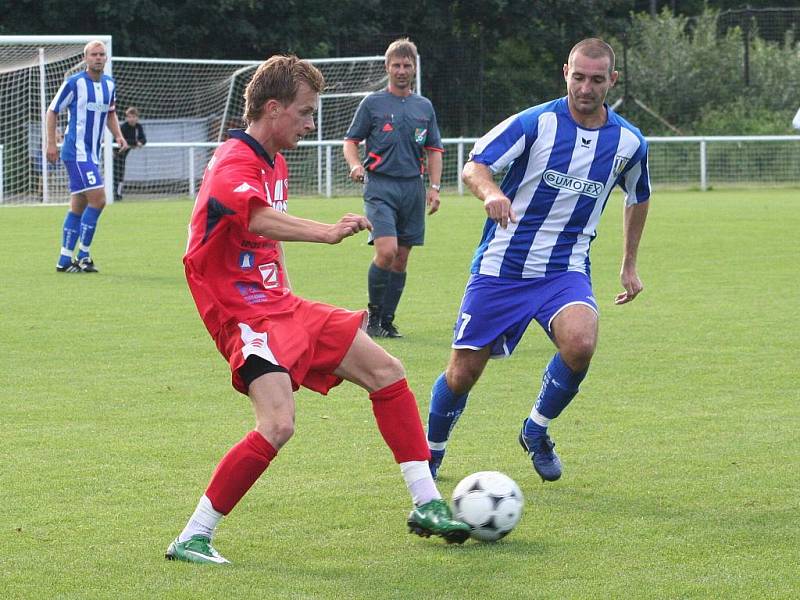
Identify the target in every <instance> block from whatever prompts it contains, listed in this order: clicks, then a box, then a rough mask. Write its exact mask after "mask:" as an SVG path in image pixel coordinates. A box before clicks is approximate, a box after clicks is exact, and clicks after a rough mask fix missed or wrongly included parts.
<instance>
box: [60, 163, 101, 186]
mask: <svg viewBox="0 0 800 600" xmlns="http://www.w3.org/2000/svg"><path fill="white" fill-rule="evenodd" d="M64 166H65V167H66V168H67V175H69V191H70V193H71V194H79V193H80V192H85V191H86V190H94V189H97V188H101V187H103V176H102V175H101V174H100V167H99V166H97V165H96V164H94V163H93V162H77V161H74V160H65V161H64Z"/></svg>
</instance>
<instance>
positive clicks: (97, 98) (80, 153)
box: [49, 71, 116, 164]
mask: <svg viewBox="0 0 800 600" xmlns="http://www.w3.org/2000/svg"><path fill="white" fill-rule="evenodd" d="M115 102H116V85H115V83H114V80H113V79H112V78H111V77H110V76H109V75H105V74H103V75H102V76H101V77H100V81H94V80H93V79H92V78H91V77H89V74H88V73H87V72H86V71H82V72H81V73H77V74H76V75H73V76H72V77H69V78H67V79H66V80H64V83H63V84H61V87H60V88H59V90H58V93H57V94H56V96H55V98H53V101H52V102H51V103H50V107H49V109H50V110H51V111H53V112H54V113H60V112H61V111H62V110H64V109H65V108H69V122H68V124H67V133H66V135H65V136H64V145H63V146H62V147H61V160H72V161H78V162H93V163H94V164H100V160H99V156H100V143H101V142H102V140H103V133H104V130H105V129H104V128H105V124H106V117H107V116H108V113H109V112H112V111H113V110H114V107H115Z"/></svg>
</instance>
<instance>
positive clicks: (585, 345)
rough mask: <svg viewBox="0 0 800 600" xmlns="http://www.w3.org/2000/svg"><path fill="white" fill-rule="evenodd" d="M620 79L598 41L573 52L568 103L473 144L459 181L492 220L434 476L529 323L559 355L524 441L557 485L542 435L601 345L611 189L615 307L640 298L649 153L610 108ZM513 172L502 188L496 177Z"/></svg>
mask: <svg viewBox="0 0 800 600" xmlns="http://www.w3.org/2000/svg"><path fill="white" fill-rule="evenodd" d="M618 76H619V74H618V73H617V71H615V70H614V51H613V50H612V48H611V47H610V46H609V45H608V44H606V43H605V42H603V41H602V40H600V39H597V38H590V39H585V40H583V41H581V42H579V43H578V44H576V45H575V46H574V47H573V48H572V50H571V51H570V54H569V58H568V62H567V64H566V65H564V79H565V80H566V83H567V95H566V97H564V98H560V99H557V100H553V101H551V102H548V103H545V104H541V105H539V106H534V107H532V108H529V109H527V110H525V111H523V112H521V113H519V114H517V115H514V116H512V117H510V118H508V119H506V120H505V121H503V122H502V123H500V124H499V125H497V126H496V127H495V128H494V129H492V130H491V131H489V132H488V133H487V134H486V135H485V136H483V137H482V138H481V139H480V140H478V142H477V143H476V144H475V148H474V149H473V151H472V153H471V155H470V161H469V162H468V163H467V164H466V166H465V167H464V172H463V179H464V181H465V182H466V184H467V185H468V186H469V188H470V190H472V192H473V194H475V196H477V197H478V198H479V199H481V200H483V204H484V208H485V210H486V214H487V216H488V218H487V220H486V225H485V226H484V229H483V236H482V237H481V241H480V244H479V245H478V248H477V250H476V251H475V256H474V259H473V261H472V268H471V275H470V278H469V281H468V283H467V287H466V290H465V292H464V298H463V300H462V303H461V308H460V310H459V314H458V318H457V320H456V324H455V328H454V335H453V344H452V348H453V351H452V354H451V357H450V362H449V364H448V365H447V369H446V371H445V372H444V373H442V374H441V375H440V376H439V378H438V379H437V380H436V382H435V383H434V385H433V390H432V392H431V406H430V414H429V416H428V445H429V446H430V448H431V455H432V457H431V461H430V467H431V472H432V473H433V475H434V477H436V475H437V472H438V469H439V467H440V465H441V462H442V459H443V457H444V453H445V448H446V445H447V440H448V437H449V435H450V432H451V431H452V429H453V426H454V425H455V424H456V422H457V420H458V418H459V416H460V415H461V413H462V411H463V410H464V408H465V406H466V402H467V396H468V394H469V391H470V390H471V389H472V387H473V386H474V385H475V383H476V382H477V381H478V378H479V377H480V376H481V373H482V372H483V369H484V367H485V366H486V363H487V361H488V359H489V358H502V357H506V356H510V355H511V353H512V352H513V351H514V348H515V347H516V345H517V343H518V342H519V341H520V339H521V337H522V335H523V333H524V332H525V330H526V328H527V327H528V325H529V323H530V322H531V321H532V320H533V319H536V321H537V322H538V323H539V325H540V326H541V327H542V329H544V331H545V332H546V333H547V335H548V336H549V337H550V339H551V340H552V341H553V343H554V344H555V346H556V349H557V352H556V354H555V355H554V356H553V358H552V360H551V361H550V363H549V364H548V365H547V368H546V369H545V371H544V375H543V377H542V386H541V390H540V391H539V394H538V397H537V398H536V401H535V404H534V406H533V408H532V409H531V412H530V415H529V416H528V417H527V418H525V420H524V421H523V423H522V430H521V431H520V434H519V442H520V444H521V445H522V447H523V448H524V450H525V452H526V453H527V454H528V456H529V458H530V459H531V460H532V462H533V468H534V469H535V470H536V472H537V473H538V474H539V476H541V477H542V479H543V480H547V481H555V480H556V479H558V478H559V477H561V460H560V459H559V457H558V455H557V454H556V452H555V450H554V446H555V444H554V443H553V442H552V440H551V439H550V436H549V435H548V433H547V427H548V425H549V423H550V421H551V420H553V419H555V418H556V417H557V416H558V415H559V414H560V413H561V412H562V411H563V410H564V408H566V406H567V405H568V404H569V403H570V401H571V400H572V399H573V398H574V397H575V395H576V394H577V393H578V388H579V386H580V383H581V381H582V380H583V378H584V377H585V376H586V373H587V370H588V368H589V362H590V361H591V359H592V355H593V354H594V351H595V347H596V345H597V330H598V308H597V302H596V300H595V298H594V295H593V292H592V283H591V278H590V268H589V246H590V244H591V242H592V240H593V239H594V237H595V230H596V227H597V224H598V222H599V220H600V214H601V213H602V211H603V208H604V207H605V205H606V202H607V201H608V197H609V194H610V193H611V190H612V189H613V188H614V186H616V185H619V186H620V187H621V188H622V190H623V191H624V192H625V210H624V217H623V225H624V242H623V246H624V247H623V258H622V270H621V274H620V280H621V282H622V287H623V288H624V291H623V292H621V293H620V294H618V295H617V297H616V299H615V304H625V303H627V302H630V301H631V300H633V299H634V298H636V296H637V295H638V294H639V293H640V292H641V291H642V289H643V285H642V282H641V280H640V279H639V275H638V272H637V269H636V257H637V253H638V248H639V240H640V239H641V236H642V231H643V229H644V224H645V219H646V217H647V208H648V199H649V198H650V181H649V175H648V170H647V144H646V143H645V140H644V138H643V137H642V135H641V133H640V132H639V130H638V129H636V128H635V127H634V126H633V125H631V124H630V123H628V122H627V121H626V120H625V119H623V118H622V117H620V116H619V115H617V114H615V113H614V112H613V111H612V110H611V108H609V106H608V105H607V104H605V98H606V94H607V93H608V90H609V89H610V88H611V87H612V86H613V85H614V84H615V83H616V81H617V78H618ZM506 167H508V172H507V173H506V175H505V178H504V179H503V182H502V184H501V186H500V187H498V186H497V185H496V184H495V183H494V178H493V176H494V174H495V173H498V172H500V171H501V170H503V169H504V168H506Z"/></svg>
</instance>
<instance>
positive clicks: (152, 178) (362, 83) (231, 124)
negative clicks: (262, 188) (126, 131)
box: [114, 56, 386, 198]
mask: <svg viewBox="0 0 800 600" xmlns="http://www.w3.org/2000/svg"><path fill="white" fill-rule="evenodd" d="M310 62H312V63H313V64H315V65H316V66H317V68H319V69H320V70H321V71H322V73H323V75H324V76H325V84H326V87H325V90H324V91H323V92H322V94H320V100H319V106H318V113H317V119H316V121H317V123H316V124H317V130H316V132H315V133H314V134H313V138H314V139H313V140H311V142H312V145H309V144H307V143H306V142H304V143H303V145H302V146H301V147H300V148H298V149H297V150H295V151H292V152H288V153H286V154H285V156H286V159H287V161H288V163H289V169H290V173H291V177H292V180H291V182H290V185H291V186H292V193H293V194H317V193H321V191H322V186H324V184H325V178H326V177H327V176H328V174H327V171H326V167H327V162H326V161H327V159H328V154H331V153H330V151H328V150H327V149H326V147H325V146H324V145H322V144H319V143H318V142H321V141H323V140H341V139H342V138H343V137H344V134H345V132H346V131H347V127H348V126H349V125H350V121H351V120H352V118H353V113H354V112H355V109H356V107H357V106H358V103H359V102H360V101H361V100H362V98H363V97H364V96H365V95H367V94H369V93H370V92H372V91H375V90H377V89H380V88H381V87H383V86H384V85H385V84H386V72H385V69H384V59H383V57H382V56H372V57H358V58H338V59H311V60H310ZM259 64H260V61H220V60H188V59H184V60H180V59H155V58H133V57H115V58H114V78H115V79H116V81H117V90H118V91H117V112H118V114H119V116H120V119H122V118H124V112H125V110H126V109H127V108H129V107H131V106H133V107H136V108H137V109H138V111H139V115H140V116H139V122H140V123H141V124H142V127H143V128H144V132H145V135H146V137H147V144H146V145H145V146H144V147H142V148H141V149H137V150H134V151H131V152H130V153H129V154H128V157H127V161H126V165H125V177H124V184H123V196H124V197H125V198H128V197H142V198H145V197H146V198H155V197H169V196H186V195H194V193H195V192H196V190H197V188H198V187H199V183H200V180H201V179H202V175H203V170H204V169H205V166H206V164H207V162H208V160H209V158H210V156H211V154H212V153H213V152H214V148H215V147H216V145H217V144H218V143H220V142H222V141H224V140H225V139H227V131H228V130H229V129H231V128H236V127H242V126H243V122H242V114H243V113H244V97H243V94H244V89H245V87H246V85H247V83H248V82H249V81H250V78H251V77H252V76H253V73H254V72H255V70H256V68H257V67H258V65H259ZM314 142H316V145H314ZM335 150H336V152H333V153H332V154H333V156H332V157H331V160H335V161H336V163H335V164H338V163H342V164H338V166H339V169H337V172H338V173H339V174H340V175H341V178H342V182H343V183H344V181H345V180H346V176H347V170H346V168H345V166H343V163H344V159H343V158H342V157H341V150H339V149H338V148H335Z"/></svg>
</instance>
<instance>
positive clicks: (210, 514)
mask: <svg viewBox="0 0 800 600" xmlns="http://www.w3.org/2000/svg"><path fill="white" fill-rule="evenodd" d="M222 517H223V515H222V513H221V512H217V511H216V510H214V507H213V506H212V505H211V500H209V499H208V498H207V497H206V495H205V494H203V497H202V498H200V502H198V503H197V508H195V509H194V513H192V516H191V517H190V518H189V522H188V523H186V527H184V528H183V531H181V534H180V535H179V536H178V541H179V542H185V541H186V540H188V539H189V538H190V537H192V536H193V535H204V536H206V537H207V538H208V539H211V538H212V537H214V529H215V528H216V527H217V523H219V520H220V519H221V518H222Z"/></svg>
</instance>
